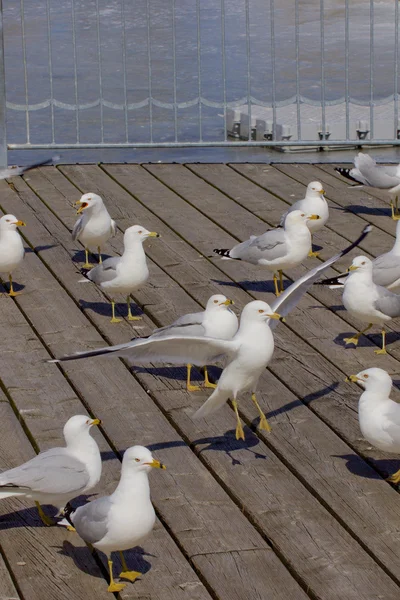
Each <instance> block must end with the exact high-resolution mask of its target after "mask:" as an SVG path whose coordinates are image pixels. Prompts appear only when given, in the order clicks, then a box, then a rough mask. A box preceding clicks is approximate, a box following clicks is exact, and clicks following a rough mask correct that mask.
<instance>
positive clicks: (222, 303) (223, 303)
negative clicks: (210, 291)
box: [221, 298, 235, 306]
mask: <svg viewBox="0 0 400 600" xmlns="http://www.w3.org/2000/svg"><path fill="white" fill-rule="evenodd" d="M230 304H235V303H234V301H233V300H229V298H227V299H226V300H225V302H221V306H224V305H225V306H229V305H230Z"/></svg>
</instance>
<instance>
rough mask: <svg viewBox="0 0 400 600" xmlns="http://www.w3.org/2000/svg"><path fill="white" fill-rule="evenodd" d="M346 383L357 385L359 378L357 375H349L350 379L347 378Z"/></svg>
mask: <svg viewBox="0 0 400 600" xmlns="http://www.w3.org/2000/svg"><path fill="white" fill-rule="evenodd" d="M345 381H347V382H348V383H357V381H358V377H357V375H349V376H348V377H346V379H345Z"/></svg>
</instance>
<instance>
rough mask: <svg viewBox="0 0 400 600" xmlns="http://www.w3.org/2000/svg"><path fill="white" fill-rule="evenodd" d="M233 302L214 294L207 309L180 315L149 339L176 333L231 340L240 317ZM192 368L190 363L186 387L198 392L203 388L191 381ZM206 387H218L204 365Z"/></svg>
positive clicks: (188, 389)
mask: <svg viewBox="0 0 400 600" xmlns="http://www.w3.org/2000/svg"><path fill="white" fill-rule="evenodd" d="M232 304H233V300H229V298H227V297H226V296H223V295H222V294H214V295H213V296H211V298H209V299H208V302H207V305H206V309H205V310H203V311H202V312H197V313H190V314H187V315H183V316H182V317H179V319H177V320H176V321H174V322H173V323H172V324H171V325H167V326H166V327H160V328H159V329H156V330H155V331H154V332H153V333H152V335H151V336H149V338H148V339H153V338H155V337H157V338H159V337H166V336H170V335H174V334H175V333H176V334H178V335H184V336H193V337H198V336H204V337H213V338H218V339H220V340H230V339H232V338H233V336H234V335H235V334H236V332H237V330H238V327H239V321H238V318H237V316H236V315H235V313H234V312H233V311H232V310H231V309H230V306H231V305H232ZM191 369H192V365H191V364H190V363H188V364H187V380H186V389H187V391H188V392H197V391H199V390H200V389H201V388H200V386H198V385H192V383H191V381H190V373H191ZM204 387H207V388H216V387H217V386H216V385H215V383H211V381H210V380H209V378H208V371H207V366H204Z"/></svg>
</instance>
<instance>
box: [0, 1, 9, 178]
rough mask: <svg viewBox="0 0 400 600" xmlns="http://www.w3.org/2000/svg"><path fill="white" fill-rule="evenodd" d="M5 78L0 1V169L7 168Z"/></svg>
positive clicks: (1, 3)
mask: <svg viewBox="0 0 400 600" xmlns="http://www.w3.org/2000/svg"><path fill="white" fill-rule="evenodd" d="M7 162H8V161H7V129H6V78H5V65H4V14H3V2H2V0H0V167H7Z"/></svg>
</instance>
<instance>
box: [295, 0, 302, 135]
mask: <svg viewBox="0 0 400 600" xmlns="http://www.w3.org/2000/svg"><path fill="white" fill-rule="evenodd" d="M294 19H295V25H294V28H295V45H296V109H297V139H298V140H301V110H300V62H299V61H300V14H299V0H295V5H294Z"/></svg>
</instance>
